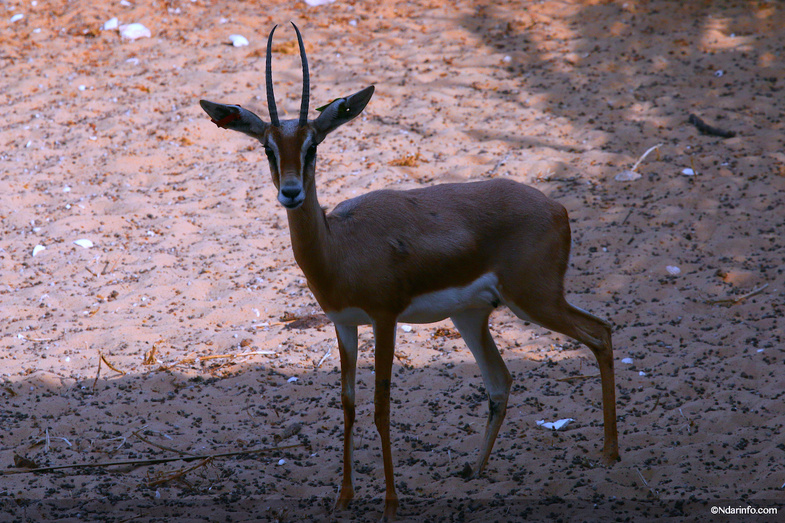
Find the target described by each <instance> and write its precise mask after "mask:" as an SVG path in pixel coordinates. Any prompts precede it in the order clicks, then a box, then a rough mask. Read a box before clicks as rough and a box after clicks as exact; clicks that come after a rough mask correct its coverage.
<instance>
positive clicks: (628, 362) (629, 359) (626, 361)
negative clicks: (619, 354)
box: [621, 358, 632, 365]
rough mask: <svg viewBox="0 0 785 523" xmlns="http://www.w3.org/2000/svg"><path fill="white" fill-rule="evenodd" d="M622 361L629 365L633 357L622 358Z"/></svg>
mask: <svg viewBox="0 0 785 523" xmlns="http://www.w3.org/2000/svg"><path fill="white" fill-rule="evenodd" d="M621 362H622V363H626V364H627V365H632V358H624V359H623V360H621Z"/></svg>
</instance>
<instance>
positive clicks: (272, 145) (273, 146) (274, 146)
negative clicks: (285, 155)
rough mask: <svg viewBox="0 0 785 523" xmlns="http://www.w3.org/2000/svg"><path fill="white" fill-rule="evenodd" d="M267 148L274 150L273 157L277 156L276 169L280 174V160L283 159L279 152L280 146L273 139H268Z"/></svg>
mask: <svg viewBox="0 0 785 523" xmlns="http://www.w3.org/2000/svg"><path fill="white" fill-rule="evenodd" d="M266 145H267V147H269V148H270V149H272V150H273V156H275V168H276V169H277V170H278V171H279V172H280V170H281V163H280V160H279V158H280V157H281V154H280V152H279V151H278V144H277V143H275V140H273V139H272V137H269V138H267V144H266Z"/></svg>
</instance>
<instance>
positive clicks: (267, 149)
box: [264, 145, 275, 162]
mask: <svg viewBox="0 0 785 523" xmlns="http://www.w3.org/2000/svg"><path fill="white" fill-rule="evenodd" d="M264 154H266V155H267V159H268V160H270V161H271V162H272V161H274V160H275V153H274V152H273V149H272V147H270V146H269V145H265V146H264Z"/></svg>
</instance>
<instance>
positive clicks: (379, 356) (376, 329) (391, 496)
mask: <svg viewBox="0 0 785 523" xmlns="http://www.w3.org/2000/svg"><path fill="white" fill-rule="evenodd" d="M395 328H396V321H395V319H389V318H384V319H376V321H374V324H373V336H374V338H375V340H376V353H375V355H374V360H375V363H376V384H375V391H374V421H375V422H376V430H377V431H378V432H379V437H380V439H381V441H382V459H383V460H384V483H385V487H386V488H385V496H384V515H383V516H382V519H381V521H393V520H394V519H395V513H396V512H397V511H398V495H397V494H396V493H395V476H394V474H393V461H392V449H391V448H390V380H391V378H392V364H393V356H394V351H395Z"/></svg>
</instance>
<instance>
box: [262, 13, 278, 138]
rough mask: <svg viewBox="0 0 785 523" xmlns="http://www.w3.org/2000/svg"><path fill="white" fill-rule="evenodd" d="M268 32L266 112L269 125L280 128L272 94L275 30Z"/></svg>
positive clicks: (273, 94)
mask: <svg viewBox="0 0 785 523" xmlns="http://www.w3.org/2000/svg"><path fill="white" fill-rule="evenodd" d="M276 27H278V26H277V25H276V26H274V27H273V30H272V31H270V36H269V37H267V68H266V71H265V75H264V79H265V82H266V84H267V110H268V111H269V112H270V123H271V124H272V125H273V127H280V126H281V123H280V122H279V121H278V108H276V107H275V93H274V92H273V54H272V53H273V33H275V28H276Z"/></svg>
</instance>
